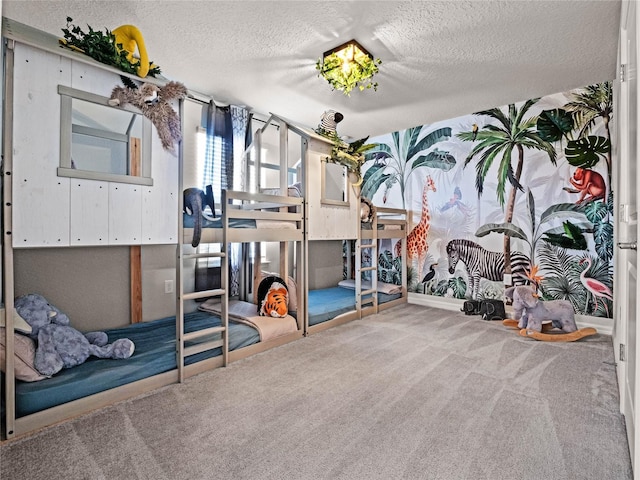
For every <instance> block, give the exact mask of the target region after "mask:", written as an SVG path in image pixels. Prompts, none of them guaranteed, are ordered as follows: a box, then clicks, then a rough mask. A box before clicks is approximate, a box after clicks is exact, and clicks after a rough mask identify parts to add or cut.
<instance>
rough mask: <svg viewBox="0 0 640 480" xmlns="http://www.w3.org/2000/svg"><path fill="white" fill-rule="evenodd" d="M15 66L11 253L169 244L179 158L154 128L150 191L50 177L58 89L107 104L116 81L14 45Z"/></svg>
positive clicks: (56, 156) (56, 154)
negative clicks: (15, 250) (14, 249)
mask: <svg viewBox="0 0 640 480" xmlns="http://www.w3.org/2000/svg"><path fill="white" fill-rule="evenodd" d="M14 63H15V68H14V72H15V73H14V85H15V86H14V126H13V129H14V149H13V150H14V151H13V172H11V173H12V174H13V185H14V188H13V190H14V192H13V193H14V201H13V205H14V210H13V212H14V213H13V243H14V246H15V247H36V246H69V245H74V246H76V245H105V244H117V245H123V244H133V245H136V244H142V243H145V244H166V243H176V242H177V230H178V216H177V215H178V159H177V156H176V155H175V154H172V153H170V152H167V151H165V150H164V149H163V148H162V145H161V142H160V140H159V138H158V133H157V131H156V129H155V127H153V129H152V132H151V134H152V139H151V144H152V167H151V175H152V177H153V185H152V186H140V185H133V184H121V183H116V182H100V181H95V180H79V179H73V178H67V177H58V176H57V168H58V166H59V164H60V96H59V95H58V91H57V89H58V85H65V86H68V87H72V88H75V89H78V90H81V91H85V92H90V93H94V94H98V95H102V96H105V97H108V96H109V95H110V94H111V91H112V89H113V87H115V86H116V85H121V84H122V81H121V79H120V77H119V75H117V74H114V73H112V72H107V71H105V70H103V69H101V68H99V67H96V66H93V65H86V64H83V63H78V62H75V61H72V60H71V59H69V58H65V57H64V56H61V55H56V54H52V53H47V52H45V51H42V50H40V49H37V48H33V47H29V46H26V45H23V44H19V43H18V44H16V55H15V62H14ZM173 107H174V109H176V110H177V109H178V105H177V102H174V105H173ZM195 110H197V109H194V111H195ZM192 116H193V118H194V119H195V117H196V116H195V115H192ZM194 121H195V120H194ZM190 123H193V122H190ZM198 123H199V119H198ZM192 127H193V130H195V125H193V126H192ZM190 128H191V125H190ZM192 147H193V145H192ZM176 148H177V147H176ZM191 150H194V148H191ZM192 153H193V152H192ZM143 199H144V200H143ZM143 204H144V207H143ZM143 208H144V214H143ZM143 232H144V234H143Z"/></svg>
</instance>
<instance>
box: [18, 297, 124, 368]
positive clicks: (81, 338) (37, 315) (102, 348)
mask: <svg viewBox="0 0 640 480" xmlns="http://www.w3.org/2000/svg"><path fill="white" fill-rule="evenodd" d="M14 305H15V309H16V311H17V312H18V315H20V316H21V317H22V318H23V319H24V320H25V321H26V322H27V323H28V324H29V325H31V333H30V334H29V336H30V337H31V338H33V339H34V340H36V341H37V347H36V355H35V362H34V365H35V367H36V370H38V371H39V372H40V373H41V374H42V375H46V376H51V375H54V374H56V373H58V372H59V371H60V370H62V369H63V368H71V367H75V366H76V365H80V364H81V363H84V362H85V360H87V358H89V357H90V356H91V355H93V356H96V357H99V358H129V357H130V356H131V355H132V354H133V351H134V349H135V345H134V344H133V342H132V341H131V340H129V339H126V338H121V339H119V340H116V341H115V342H113V343H112V344H107V342H108V341H109V340H108V337H107V334H106V333H105V332H89V333H86V334H83V333H82V332H80V331H78V330H76V329H75V328H73V327H71V326H69V323H70V322H69V317H67V316H66V315H65V314H64V313H62V312H61V311H60V310H58V309H57V308H56V307H55V306H53V305H51V304H50V303H49V302H48V301H47V300H46V299H45V298H44V297H43V296H42V295H38V294H36V293H30V294H28V295H22V296H20V297H18V298H16V300H15V303H14Z"/></svg>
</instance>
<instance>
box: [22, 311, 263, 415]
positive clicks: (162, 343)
mask: <svg viewBox="0 0 640 480" xmlns="http://www.w3.org/2000/svg"><path fill="white" fill-rule="evenodd" d="M220 324H221V322H220V317H218V316H216V315H212V314H210V313H206V312H201V311H196V312H193V313H188V314H185V331H186V332H192V331H195V330H200V329H203V328H210V327H215V326H219V325H220ZM106 332H107V334H108V335H109V342H113V341H114V340H116V339H118V338H129V339H130V340H132V341H133V343H134V344H135V346H136V349H135V352H134V353H133V355H132V356H131V357H130V358H128V359H126V360H112V359H99V358H95V357H90V358H89V359H88V360H87V361H86V362H85V363H83V364H82V365H78V366H77V367H73V368H69V369H65V370H62V371H61V372H59V373H57V374H56V375H54V376H53V377H51V378H48V379H45V380H41V381H39V382H32V383H29V382H21V381H16V416H17V417H22V416H24V415H29V414H31V413H35V412H38V411H40V410H44V409H46V408H50V407H53V406H55V405H60V404H62V403H66V402H70V401H72V400H76V399H79V398H82V397H86V396H88V395H92V394H94V393H98V392H102V391H105V390H109V389H111V388H115V387H119V386H121V385H125V384H127V383H131V382H135V381H136V380H141V379H143V378H147V377H151V376H153V375H157V374H159V373H163V372H167V371H169V370H173V369H175V368H177V363H176V346H175V345H176V341H175V339H176V323H175V317H167V318H163V319H160V320H154V321H152V322H143V323H135V324H132V325H127V326H126V327H122V328H116V329H111V330H106ZM216 336H217V338H220V334H219V333H218V334H215V335H212V336H211V337H210V338H209V340H214V339H215V338H216ZM259 341H260V336H259V334H258V331H257V330H255V329H254V328H251V327H249V326H247V325H243V324H238V323H233V322H229V350H235V349H238V348H242V347H246V346H248V345H252V344H254V343H258V342H259ZM189 345H191V344H190V343H187V346H189ZM221 354H222V349H221V348H216V349H214V350H208V351H205V352H201V353H198V354H196V355H191V356H189V357H187V358H186V359H185V363H186V364H187V365H190V364H192V363H195V362H198V361H201V360H204V359H206V358H211V357H216V356H219V355H221Z"/></svg>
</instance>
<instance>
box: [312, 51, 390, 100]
mask: <svg viewBox="0 0 640 480" xmlns="http://www.w3.org/2000/svg"><path fill="white" fill-rule="evenodd" d="M346 62H347V61H346V60H345V59H344V57H343V56H341V55H340V54H339V53H338V52H334V53H331V54H330V55H327V56H326V57H324V59H323V58H319V59H318V61H317V62H316V70H318V71H319V72H320V73H318V76H321V77H322V78H324V79H325V80H326V81H327V82H329V85H331V87H332V88H333V89H334V90H339V91H341V92H342V93H344V94H345V95H346V96H351V90H353V89H354V88H356V87H358V89H359V90H360V91H362V90H364V89H370V88H373V90H374V91H377V90H378V82H374V81H373V80H372V78H373V76H374V75H375V74H376V73H378V66H379V65H381V64H382V60H380V59H379V58H376V59H373V58H371V57H370V56H369V55H367V54H366V53H364V52H362V51H361V50H359V49H354V53H353V59H350V60H349V61H348V63H346ZM345 63H346V65H345Z"/></svg>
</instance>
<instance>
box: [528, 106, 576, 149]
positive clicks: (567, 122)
mask: <svg viewBox="0 0 640 480" xmlns="http://www.w3.org/2000/svg"><path fill="white" fill-rule="evenodd" d="M536 127H537V130H538V135H540V138H541V139H542V140H545V141H547V142H557V141H558V140H562V138H563V137H565V136H566V135H567V134H568V133H569V132H571V131H572V130H573V116H572V115H571V113H569V112H567V111H566V110H564V109H562V108H556V109H555V110H544V111H543V112H542V113H540V116H539V117H538V123H537V125H536Z"/></svg>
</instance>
